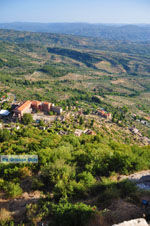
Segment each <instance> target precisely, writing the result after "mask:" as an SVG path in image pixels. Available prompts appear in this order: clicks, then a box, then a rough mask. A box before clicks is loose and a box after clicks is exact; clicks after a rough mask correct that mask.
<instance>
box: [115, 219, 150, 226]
mask: <svg viewBox="0 0 150 226" xmlns="http://www.w3.org/2000/svg"><path fill="white" fill-rule="evenodd" d="M113 226H148V224H147V222H146V220H145V219H144V218H139V219H135V220H130V221H124V222H122V223H120V224H114V225H113Z"/></svg>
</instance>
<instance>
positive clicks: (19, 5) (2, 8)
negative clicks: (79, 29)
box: [0, 0, 150, 23]
mask: <svg viewBox="0 0 150 226" xmlns="http://www.w3.org/2000/svg"><path fill="white" fill-rule="evenodd" d="M14 21H21V22H25V21H27V22H47V23H48V22H89V23H150V0H0V22H1V23H2V22H14Z"/></svg>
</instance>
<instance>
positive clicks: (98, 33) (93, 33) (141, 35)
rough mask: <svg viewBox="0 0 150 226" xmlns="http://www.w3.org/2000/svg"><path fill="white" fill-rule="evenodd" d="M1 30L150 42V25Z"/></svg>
mask: <svg viewBox="0 0 150 226" xmlns="http://www.w3.org/2000/svg"><path fill="white" fill-rule="evenodd" d="M0 29H12V30H18V31H30V32H47V33H58V34H71V35H78V36H86V37H97V38H102V39H106V40H122V41H133V42H134V41H142V42H145V41H150V25H144V24H143V25H127V24H126V25H121V24H120V25H119V24H88V23H29V22H14V23H0Z"/></svg>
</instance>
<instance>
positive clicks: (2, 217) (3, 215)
mask: <svg viewBox="0 0 150 226" xmlns="http://www.w3.org/2000/svg"><path fill="white" fill-rule="evenodd" d="M11 219H12V216H11V213H10V212H9V211H8V210H7V209H5V208H1V210H0V222H7V221H10V220H11Z"/></svg>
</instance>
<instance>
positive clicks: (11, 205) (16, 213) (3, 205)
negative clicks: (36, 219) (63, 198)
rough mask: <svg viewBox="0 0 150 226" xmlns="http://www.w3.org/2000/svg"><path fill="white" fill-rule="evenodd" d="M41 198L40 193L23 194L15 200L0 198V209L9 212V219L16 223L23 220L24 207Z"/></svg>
mask: <svg viewBox="0 0 150 226" xmlns="http://www.w3.org/2000/svg"><path fill="white" fill-rule="evenodd" d="M40 197H41V193H40V191H34V192H30V193H27V192H24V193H23V194H22V196H20V197H18V198H15V199H5V198H0V209H5V210H6V212H9V215H10V217H11V218H14V219H15V221H16V222H20V221H22V220H24V219H25V213H26V205H28V204H30V203H36V202H37V201H38V200H39V199H40Z"/></svg>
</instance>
